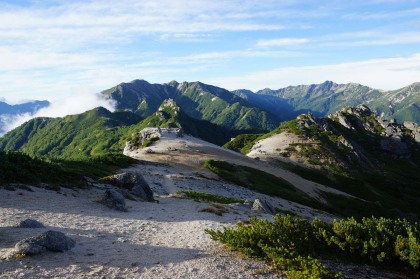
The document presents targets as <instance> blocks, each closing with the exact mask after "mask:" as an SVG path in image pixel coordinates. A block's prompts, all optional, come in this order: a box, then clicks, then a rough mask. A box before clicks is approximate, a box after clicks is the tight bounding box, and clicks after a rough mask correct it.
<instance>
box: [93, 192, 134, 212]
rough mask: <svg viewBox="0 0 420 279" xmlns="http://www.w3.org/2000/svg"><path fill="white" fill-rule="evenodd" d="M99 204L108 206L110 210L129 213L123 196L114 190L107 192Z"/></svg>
mask: <svg viewBox="0 0 420 279" xmlns="http://www.w3.org/2000/svg"><path fill="white" fill-rule="evenodd" d="M98 202H99V203H102V204H104V205H106V206H108V207H109V208H114V209H116V210H120V211H127V208H126V205H125V199H124V197H123V195H121V194H120V193H118V192H117V191H115V190H113V189H109V190H106V191H105V192H104V194H103V195H102V196H101V197H100V198H99V200H98Z"/></svg>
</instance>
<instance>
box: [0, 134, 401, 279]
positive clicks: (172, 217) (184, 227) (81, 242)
mask: <svg viewBox="0 0 420 279" xmlns="http://www.w3.org/2000/svg"><path fill="white" fill-rule="evenodd" d="M188 140H189V139H188V138H183V139H181V141H184V142H183V143H180V142H179V141H178V143H176V142H172V143H171V144H170V145H168V144H169V143H165V141H164V140H160V141H158V143H157V145H156V146H155V152H158V151H159V150H158V149H157V147H159V144H166V145H167V146H166V147H165V148H163V147H162V149H161V150H160V151H161V152H163V151H165V149H166V153H168V150H167V147H168V146H171V147H172V148H176V147H177V146H180V144H183V145H184V147H185V146H187V148H185V149H184V150H181V151H179V150H178V151H170V152H169V154H145V153H144V152H143V151H141V152H136V151H134V152H131V153H130V155H132V156H133V157H140V158H141V159H143V160H148V161H149V162H146V161H143V162H141V163H140V164H138V165H136V166H133V167H131V168H129V169H127V170H134V171H138V172H140V173H141V174H142V175H143V176H144V177H145V179H146V180H147V181H148V182H149V184H150V186H151V188H152V190H153V191H154V193H155V197H156V198H157V199H158V200H159V203H147V202H135V201H130V200H128V201H127V203H128V206H129V210H128V212H119V211H115V210H112V209H109V208H107V207H105V206H103V205H101V204H99V203H97V202H95V201H96V200H97V198H98V196H99V195H100V194H101V193H102V192H103V191H104V189H103V188H101V187H100V186H97V187H93V188H91V189H87V190H71V189H64V188H63V189H62V190H61V191H60V192H55V191H50V190H45V189H39V188H32V189H33V190H34V192H29V191H25V190H17V191H6V190H4V189H0V278H282V276H281V275H279V274H276V273H273V272H271V270H270V267H269V266H267V265H266V264H264V263H262V262H259V261H256V260H252V259H244V258H243V257H242V256H240V255H239V254H237V253H234V252H229V251H227V250H226V249H223V246H222V245H221V244H219V243H217V242H215V241H212V240H211V239H210V237H209V235H207V234H206V233H205V232H204V229H206V228H210V229H221V228H223V227H225V226H227V227H230V226H233V225H235V223H236V222H238V221H239V220H248V219H249V217H250V216H255V215H257V216H260V217H263V218H270V216H268V215H259V214H257V213H255V212H253V211H251V210H250V209H249V208H248V207H246V206H243V205H238V204H237V205H227V206H225V207H226V208H227V210H228V211H229V212H228V213H225V214H223V216H217V215H215V214H213V213H206V212H200V209H203V208H208V207H212V206H213V205H210V204H207V203H201V202H195V201H191V200H187V199H179V198H175V197H173V196H172V195H170V194H171V193H174V192H175V191H177V190H178V189H192V190H195V191H202V192H208V193H216V194H220V195H225V196H230V197H237V198H243V199H249V200H254V199H255V198H263V199H266V200H268V201H269V202H271V203H272V204H273V205H274V206H275V207H279V208H283V209H285V210H289V211H292V212H294V213H296V214H299V215H301V216H305V217H308V218H313V217H319V218H321V219H323V220H326V221H331V220H332V218H333V216H331V215H328V214H325V213H322V212H319V211H317V210H313V209H311V208H307V207H305V206H301V205H298V204H295V203H292V202H289V201H286V200H283V199H280V198H273V197H267V196H265V195H262V194H259V193H255V192H253V191H250V190H248V189H245V188H242V187H239V186H235V185H231V184H227V183H225V182H223V181H220V180H218V179H217V177H216V176H215V175H214V174H212V173H211V172H209V171H207V170H205V169H203V168H202V167H201V165H200V164H199V162H201V161H202V160H203V158H209V157H211V158H215V159H218V158H222V157H223V156H226V155H225V154H230V155H229V156H230V158H231V159H232V160H233V161H235V159H237V160H238V162H245V163H248V160H245V159H242V156H241V155H239V154H237V153H234V152H230V151H225V150H222V149H220V148H219V147H216V146H212V145H208V144H205V145H201V147H200V143H199V142H200V141H199V140H193V141H191V142H190V141H188ZM159 142H160V143H159ZM151 148H153V147H151ZM187 151H188V152H187ZM205 152H211V153H212V154H213V155H211V154H209V153H205ZM222 155H223V156H222ZM220 156H222V157H220ZM223 158H224V157H223ZM249 160H250V162H253V161H252V159H249ZM152 161H160V163H156V162H152ZM162 162H166V163H162ZM249 164H251V163H249ZM122 171H125V170H122ZM26 218H31V219H35V220H38V221H40V222H42V223H44V224H45V225H46V226H47V228H45V229H20V228H13V227H12V225H13V224H14V223H16V222H17V221H19V220H23V219H26ZM50 229H51V230H58V231H61V232H63V233H65V234H66V235H68V236H70V237H72V238H73V239H74V240H76V246H75V247H74V248H73V249H71V250H70V251H67V252H64V253H53V252H47V253H44V254H40V255H36V256H32V257H26V258H21V259H10V258H8V255H10V253H11V252H12V251H13V247H14V245H15V243H17V242H18V241H19V240H21V239H24V238H27V237H30V236H34V235H38V234H40V233H42V232H44V231H46V230H50ZM330 264H331V263H330ZM339 268H340V269H341V270H342V271H343V272H345V273H346V274H347V275H350V278H403V277H398V276H396V274H390V275H389V274H383V273H381V274H378V273H377V272H375V271H372V270H370V269H368V268H366V267H360V266H351V265H350V266H349V265H345V266H342V265H340V266H339Z"/></svg>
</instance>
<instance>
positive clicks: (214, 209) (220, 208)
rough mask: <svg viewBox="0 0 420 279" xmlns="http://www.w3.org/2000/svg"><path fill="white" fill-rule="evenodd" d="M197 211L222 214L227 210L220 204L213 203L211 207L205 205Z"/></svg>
mask: <svg viewBox="0 0 420 279" xmlns="http://www.w3.org/2000/svg"><path fill="white" fill-rule="evenodd" d="M199 212H208V213H213V214H216V215H217V216H223V213H227V212H228V210H227V209H226V208H224V207H223V206H221V205H217V204H216V205H214V206H213V207H205V208H202V209H200V210H199Z"/></svg>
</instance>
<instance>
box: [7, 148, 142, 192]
mask: <svg viewBox="0 0 420 279" xmlns="http://www.w3.org/2000/svg"><path fill="white" fill-rule="evenodd" d="M135 162H136V161H135V160H134V159H131V158H129V157H126V156H123V155H119V156H114V155H108V156H101V157H95V158H89V159H85V160H82V161H69V160H59V159H54V160H51V159H47V158H44V159H41V158H32V157H30V156H28V155H25V154H22V153H18V152H3V151H0V185H7V184H11V183H22V184H30V185H38V184H40V183H47V184H52V185H55V186H58V187H59V186H64V187H84V186H86V181H85V179H84V176H89V177H91V178H93V179H98V178H100V177H103V176H106V175H110V174H112V173H114V172H115V171H117V170H118V169H120V168H123V167H128V166H130V165H131V164H133V163H135Z"/></svg>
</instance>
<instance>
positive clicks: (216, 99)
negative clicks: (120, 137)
mask: <svg viewBox="0 0 420 279" xmlns="http://www.w3.org/2000/svg"><path fill="white" fill-rule="evenodd" d="M102 94H103V95H104V96H105V97H106V98H108V99H113V100H115V101H116V103H117V109H121V110H130V111H132V112H134V113H136V114H138V115H140V116H142V117H147V116H149V115H151V114H152V113H154V112H155V111H156V110H157V109H158V108H159V106H160V104H161V103H162V102H163V101H164V100H165V99H173V100H174V101H175V102H176V103H177V104H178V105H179V106H180V107H181V108H182V110H183V111H184V112H185V113H186V114H187V115H188V116H190V117H192V118H195V119H198V120H207V121H210V122H212V123H214V124H217V125H220V126H222V127H224V128H226V129H229V130H241V131H244V130H249V131H268V130H271V129H274V128H275V127H276V126H277V125H278V123H279V118H278V117H276V116H274V115H273V114H270V113H268V112H266V111H264V110H262V109H260V108H258V107H257V106H255V105H253V104H250V103H249V102H248V101H246V100H244V99H242V98H240V97H238V96H236V95H235V94H232V93H231V92H229V91H227V90H225V89H223V88H219V87H215V86H211V85H206V84H203V83H200V82H192V83H188V82H183V83H177V82H175V81H172V82H170V83H167V84H150V83H148V82H147V81H144V80H135V81H133V82H131V83H121V84H119V85H118V86H116V87H113V88H111V89H108V90H105V91H103V92H102Z"/></svg>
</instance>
